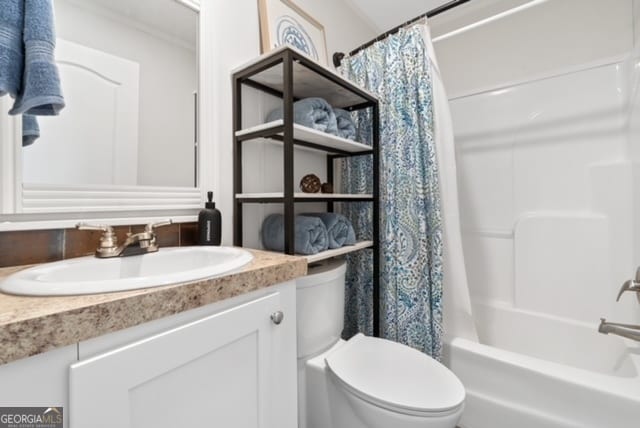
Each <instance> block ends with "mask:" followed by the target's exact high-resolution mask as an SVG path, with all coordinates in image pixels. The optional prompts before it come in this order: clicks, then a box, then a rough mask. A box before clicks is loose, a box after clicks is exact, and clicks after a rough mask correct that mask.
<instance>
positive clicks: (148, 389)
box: [69, 293, 295, 428]
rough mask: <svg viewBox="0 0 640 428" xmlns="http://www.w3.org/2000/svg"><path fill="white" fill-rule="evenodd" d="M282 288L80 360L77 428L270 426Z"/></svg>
mask: <svg viewBox="0 0 640 428" xmlns="http://www.w3.org/2000/svg"><path fill="white" fill-rule="evenodd" d="M279 294H280V293H273V294H269V295H267V296H264V297H262V298H259V299H256V300H253V301H250V302H248V303H245V304H241V305H239V306H236V307H234V308H231V309H228V310H225V311H222V312H220V313H217V314H214V315H211V316H207V317H205V318H202V319H199V320H197V321H194V322H190V323H188V324H185V325H182V326H180V327H177V328H174V329H171V330H169V331H166V332H164V333H161V334H157V335H154V336H151V337H149V338H146V339H143V340H139V341H137V342H134V343H132V344H130V345H127V346H123V347H120V348H117V349H114V350H112V351H109V352H105V353H102V354H100V355H97V356H95V357H93V358H90V359H87V360H85V361H80V362H78V363H76V364H73V365H72V366H71V369H70V375H69V380H70V382H69V389H70V394H69V410H70V427H71V428H86V427H92V428H100V427H104V428H113V427H118V428H175V427H191V426H193V427H229V428H245V427H246V428H251V427H262V428H266V427H269V426H270V425H271V424H270V423H268V422H265V421H268V420H269V419H270V416H269V413H270V410H269V409H268V406H269V402H270V399H269V393H270V391H271V390H273V386H274V385H273V382H274V379H273V378H272V376H271V375H270V370H272V369H273V367H274V365H277V364H279V363H278V362H277V361H273V358H274V357H276V358H277V356H278V353H277V352H273V350H272V349H271V347H272V343H273V341H274V339H276V343H278V339H277V338H278V337H279V336H278V329H279V328H280V327H281V326H279V325H275V324H274V323H273V322H272V321H271V319H270V315H271V314H272V313H274V312H276V311H278V310H281V300H280V296H279ZM293 313H294V314H295V311H294V312H293ZM294 334H295V333H294ZM292 340H295V336H294V338H293V339H292ZM274 428H275V427H274Z"/></svg>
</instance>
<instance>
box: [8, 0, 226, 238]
mask: <svg viewBox="0 0 640 428" xmlns="http://www.w3.org/2000/svg"><path fill="white" fill-rule="evenodd" d="M174 1H176V2H178V3H180V4H182V5H184V6H185V7H188V8H190V9H192V10H193V11H195V12H196V13H197V14H198V26H199V31H198V47H197V48H198V55H197V58H198V64H197V69H198V93H199V96H198V119H197V129H196V134H197V137H196V140H197V148H198V150H197V153H198V155H197V164H196V166H197V176H198V186H197V187H193V188H189V187H161V186H106V185H102V186H100V185H78V186H69V185H42V184H38V185H35V184H29V183H26V184H25V183H22V171H21V170H22V153H21V149H22V147H21V145H20V141H21V139H22V138H21V134H20V130H21V129H22V122H21V118H20V117H19V116H9V115H0V143H1V144H0V180H1V181H0V230H20V229H29V228H30V227H29V226H27V225H26V224H21V223H22V222H30V223H32V224H33V228H41V225H42V224H43V223H47V221H51V223H52V224H53V223H55V224H59V223H60V221H61V220H62V223H63V224H66V223H69V224H71V222H75V221H76V220H75V219H77V218H100V219H107V221H111V220H113V222H115V223H119V222H121V221H125V220H126V219H133V218H154V217H164V216H172V217H175V216H182V217H181V219H182V220H183V221H190V220H192V217H193V216H195V215H196V213H197V210H199V209H200V207H201V204H202V202H203V200H204V191H203V190H202V189H214V188H215V186H214V182H213V181H214V180H213V178H214V175H213V173H212V172H211V171H210V168H208V170H207V171H204V168H202V165H203V162H202V161H201V159H208V158H210V157H211V156H210V155H209V153H212V152H213V151H214V150H213V148H212V147H210V146H209V144H207V143H206V141H210V139H207V140H204V139H203V135H204V136H207V135H209V134H210V132H211V131H210V130H208V129H203V128H205V127H207V128H208V124H206V121H202V120H200V118H202V117H207V116H206V111H207V110H210V104H209V102H208V100H207V96H206V95H205V94H208V93H210V89H209V87H210V84H209V83H208V82H206V79H204V78H203V76H205V75H206V73H207V70H205V68H206V67H209V66H210V60H208V59H206V58H203V56H204V54H205V52H207V50H205V49H204V48H203V45H205V46H208V45H209V43H210V38H208V37H207V36H206V35H205V33H206V32H207V31H205V28H206V27H205V25H204V20H203V14H202V4H201V0H174ZM11 102H12V100H11V99H10V98H9V97H2V98H0V111H8V110H9V109H10V105H11ZM7 141H11V142H13V143H14V144H6V142H7ZM209 166H211V163H209ZM185 216H186V217H185ZM66 219H68V220H69V221H68V222H66V221H64V220H66Z"/></svg>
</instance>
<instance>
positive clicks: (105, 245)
mask: <svg viewBox="0 0 640 428" xmlns="http://www.w3.org/2000/svg"><path fill="white" fill-rule="evenodd" d="M76 229H78V230H99V231H102V236H101V237H100V245H99V246H98V248H97V249H96V257H107V256H109V255H110V254H112V253H113V252H114V251H115V250H116V249H117V248H118V237H117V235H116V233H115V231H114V230H113V227H112V226H109V225H108V224H95V225H94V224H88V223H83V222H80V223H78V224H76Z"/></svg>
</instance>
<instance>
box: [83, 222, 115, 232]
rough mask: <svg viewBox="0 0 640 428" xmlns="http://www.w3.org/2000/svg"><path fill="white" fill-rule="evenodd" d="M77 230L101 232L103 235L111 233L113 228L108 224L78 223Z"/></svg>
mask: <svg viewBox="0 0 640 428" xmlns="http://www.w3.org/2000/svg"><path fill="white" fill-rule="evenodd" d="M76 229H78V230H101V231H102V232H104V233H113V227H112V226H109V225H108V224H89V223H84V222H80V223H78V224H76Z"/></svg>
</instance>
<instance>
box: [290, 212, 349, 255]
mask: <svg viewBox="0 0 640 428" xmlns="http://www.w3.org/2000/svg"><path fill="white" fill-rule="evenodd" d="M303 215H304V216H307V217H317V218H319V219H320V220H322V222H323V223H324V225H325V226H326V227H327V235H328V237H329V248H340V247H344V246H345V245H353V244H355V243H356V233H355V231H354V230H353V225H352V224H351V222H350V221H349V219H347V218H346V217H345V216H343V215H342V214H339V213H305V214H303Z"/></svg>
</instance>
